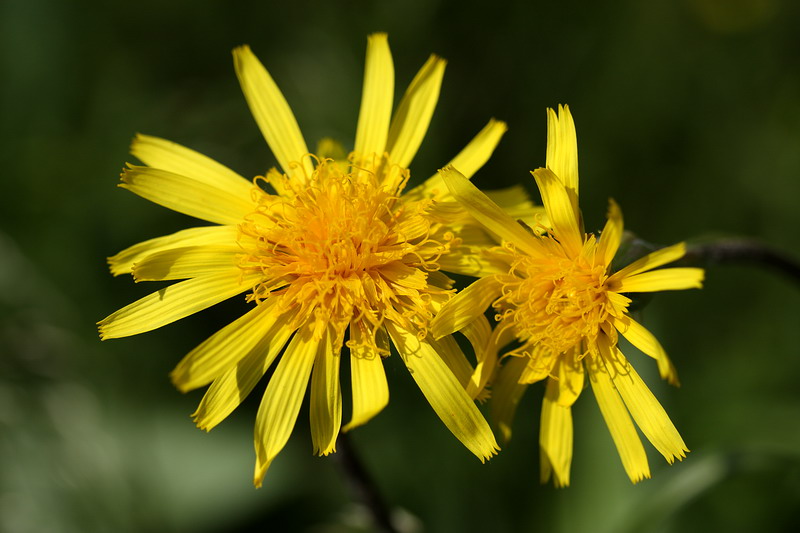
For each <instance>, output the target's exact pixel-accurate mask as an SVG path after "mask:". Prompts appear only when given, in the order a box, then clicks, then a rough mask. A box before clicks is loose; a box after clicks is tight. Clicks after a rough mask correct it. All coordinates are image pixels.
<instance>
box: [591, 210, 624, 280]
mask: <svg viewBox="0 0 800 533" xmlns="http://www.w3.org/2000/svg"><path fill="white" fill-rule="evenodd" d="M622 230H623V223H622V211H621V210H620V208H619V206H618V205H617V202H615V201H614V200H609V201H608V221H607V222H606V225H605V227H604V228H603V232H602V233H601V234H600V241H599V242H598V243H597V251H596V252H595V253H596V256H597V257H598V258H599V260H600V261H601V264H603V265H610V264H611V261H612V260H613V259H614V256H615V255H616V254H617V250H619V245H620V243H621V242H622Z"/></svg>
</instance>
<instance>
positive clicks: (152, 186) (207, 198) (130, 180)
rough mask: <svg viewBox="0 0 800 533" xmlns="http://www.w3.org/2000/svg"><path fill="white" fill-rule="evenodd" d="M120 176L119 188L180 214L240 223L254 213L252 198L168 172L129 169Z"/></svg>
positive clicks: (218, 221)
mask: <svg viewBox="0 0 800 533" xmlns="http://www.w3.org/2000/svg"><path fill="white" fill-rule="evenodd" d="M121 177H122V183H120V184H119V186H120V187H122V188H123V189H128V190H129V191H131V192H133V193H134V194H137V195H139V196H141V197H142V198H145V199H147V200H150V201H151V202H154V203H156V204H158V205H162V206H164V207H166V208H168V209H172V210H173V211H177V212H178V213H183V214H185V215H189V216H192V217H196V218H200V219H202V220H208V221H209V222H216V223H217V224H239V223H240V222H242V220H243V219H244V217H245V216H246V215H248V214H249V213H252V212H253V211H254V210H255V204H253V202H251V201H250V196H249V195H248V196H237V195H236V194H234V193H231V192H229V191H228V190H223V189H218V188H216V187H214V186H212V185H209V184H207V183H203V182H201V181H197V180H195V179H192V178H188V177H186V176H181V175H179V174H173V173H172V172H167V171H166V170H158V169H155V168H150V167H138V166H130V167H129V168H126V169H125V170H124V171H123V172H122V174H121Z"/></svg>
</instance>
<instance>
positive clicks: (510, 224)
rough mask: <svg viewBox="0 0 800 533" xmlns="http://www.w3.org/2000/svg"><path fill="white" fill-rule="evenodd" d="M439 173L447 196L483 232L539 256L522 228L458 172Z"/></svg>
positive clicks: (538, 249)
mask: <svg viewBox="0 0 800 533" xmlns="http://www.w3.org/2000/svg"><path fill="white" fill-rule="evenodd" d="M439 174H440V175H441V177H442V180H444V182H445V184H446V185H447V188H448V189H449V190H450V193H451V194H452V195H453V196H455V198H456V200H458V201H459V202H460V203H461V204H462V205H463V206H464V207H465V208H466V209H467V211H469V213H470V214H471V215H472V216H473V217H475V220H477V221H478V222H479V223H480V224H482V225H483V226H484V227H485V228H486V229H487V230H489V231H490V232H492V233H494V234H496V235H498V236H499V237H500V238H502V239H505V240H506V241H508V242H510V243H513V244H514V246H516V247H517V248H518V249H519V250H521V251H523V252H525V253H527V254H528V255H531V256H537V255H541V253H542V252H541V245H540V244H539V242H538V241H537V240H536V237H534V236H533V235H531V234H530V233H528V232H527V231H525V228H523V227H522V226H521V225H520V224H519V223H518V222H517V221H516V220H514V219H513V218H511V217H510V216H508V215H507V214H506V213H505V212H504V211H503V210H502V209H500V208H499V207H498V206H497V204H495V203H494V202H492V201H491V200H490V199H489V198H488V197H487V196H486V195H485V194H483V193H482V192H481V191H480V190H478V188H477V187H475V186H474V185H473V184H472V183H470V181H469V180H468V179H467V178H465V177H464V176H463V175H462V174H461V173H460V172H459V171H458V170H456V169H454V168H453V167H446V168H443V169H442V170H440V171H439Z"/></svg>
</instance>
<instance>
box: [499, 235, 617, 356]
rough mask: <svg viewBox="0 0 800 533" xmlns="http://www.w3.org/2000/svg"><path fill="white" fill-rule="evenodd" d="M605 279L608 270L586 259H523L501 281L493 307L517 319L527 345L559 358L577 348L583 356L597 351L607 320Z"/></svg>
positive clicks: (563, 257) (518, 334) (524, 257)
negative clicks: (552, 353)
mask: <svg viewBox="0 0 800 533" xmlns="http://www.w3.org/2000/svg"><path fill="white" fill-rule="evenodd" d="M545 238H547V237H545ZM606 277H607V276H606V267H605V265H593V264H591V263H590V262H589V261H588V260H587V259H586V258H585V257H584V256H583V255H581V256H579V257H578V258H577V259H570V258H567V257H566V256H564V255H556V254H553V255H550V256H547V257H536V258H533V257H530V256H520V257H519V258H518V259H517V261H516V262H514V264H513V265H512V267H511V272H510V273H509V274H508V275H504V276H501V277H500V279H501V282H502V284H503V295H502V296H501V297H500V298H499V299H498V300H497V301H496V302H495V307H497V308H498V309H500V318H501V319H506V318H511V319H512V320H513V324H514V326H515V329H516V332H517V336H518V337H519V338H520V339H521V340H522V341H523V342H524V343H525V345H529V344H531V343H537V344H541V345H544V346H546V347H548V348H550V349H551V350H552V351H553V352H554V353H556V354H561V353H565V352H567V351H569V350H571V349H573V348H576V347H578V348H579V352H578V353H579V355H583V354H586V353H587V352H589V351H592V352H593V351H595V350H596V339H597V335H598V333H599V332H600V328H601V326H602V324H603V323H604V322H605V321H606V320H607V319H608V314H609V308H610V306H609V304H608V298H607V295H606V294H607V287H606V286H605V279H606ZM582 342H585V344H581V343H582Z"/></svg>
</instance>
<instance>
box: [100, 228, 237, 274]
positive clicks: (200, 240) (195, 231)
mask: <svg viewBox="0 0 800 533" xmlns="http://www.w3.org/2000/svg"><path fill="white" fill-rule="evenodd" d="M237 231H238V230H237V229H236V226H207V227H200V228H189V229H185V230H181V231H178V232H176V233H172V234H171V235H165V236H163V237H156V238H155V239H149V240H147V241H143V242H140V243H138V244H134V245H133V246H131V247H129V248H126V249H124V250H122V251H121V252H119V253H118V254H117V255H115V256H113V257H109V258H108V265H109V267H110V268H111V273H112V274H114V275H115V276H119V275H120V274H130V273H131V272H132V269H133V265H134V263H138V262H139V261H141V260H142V259H144V258H145V257H147V256H148V255H150V254H155V253H158V252H163V251H164V250H171V249H174V248H183V247H186V246H214V245H223V246H224V245H226V244H232V243H235V242H236V234H237Z"/></svg>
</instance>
